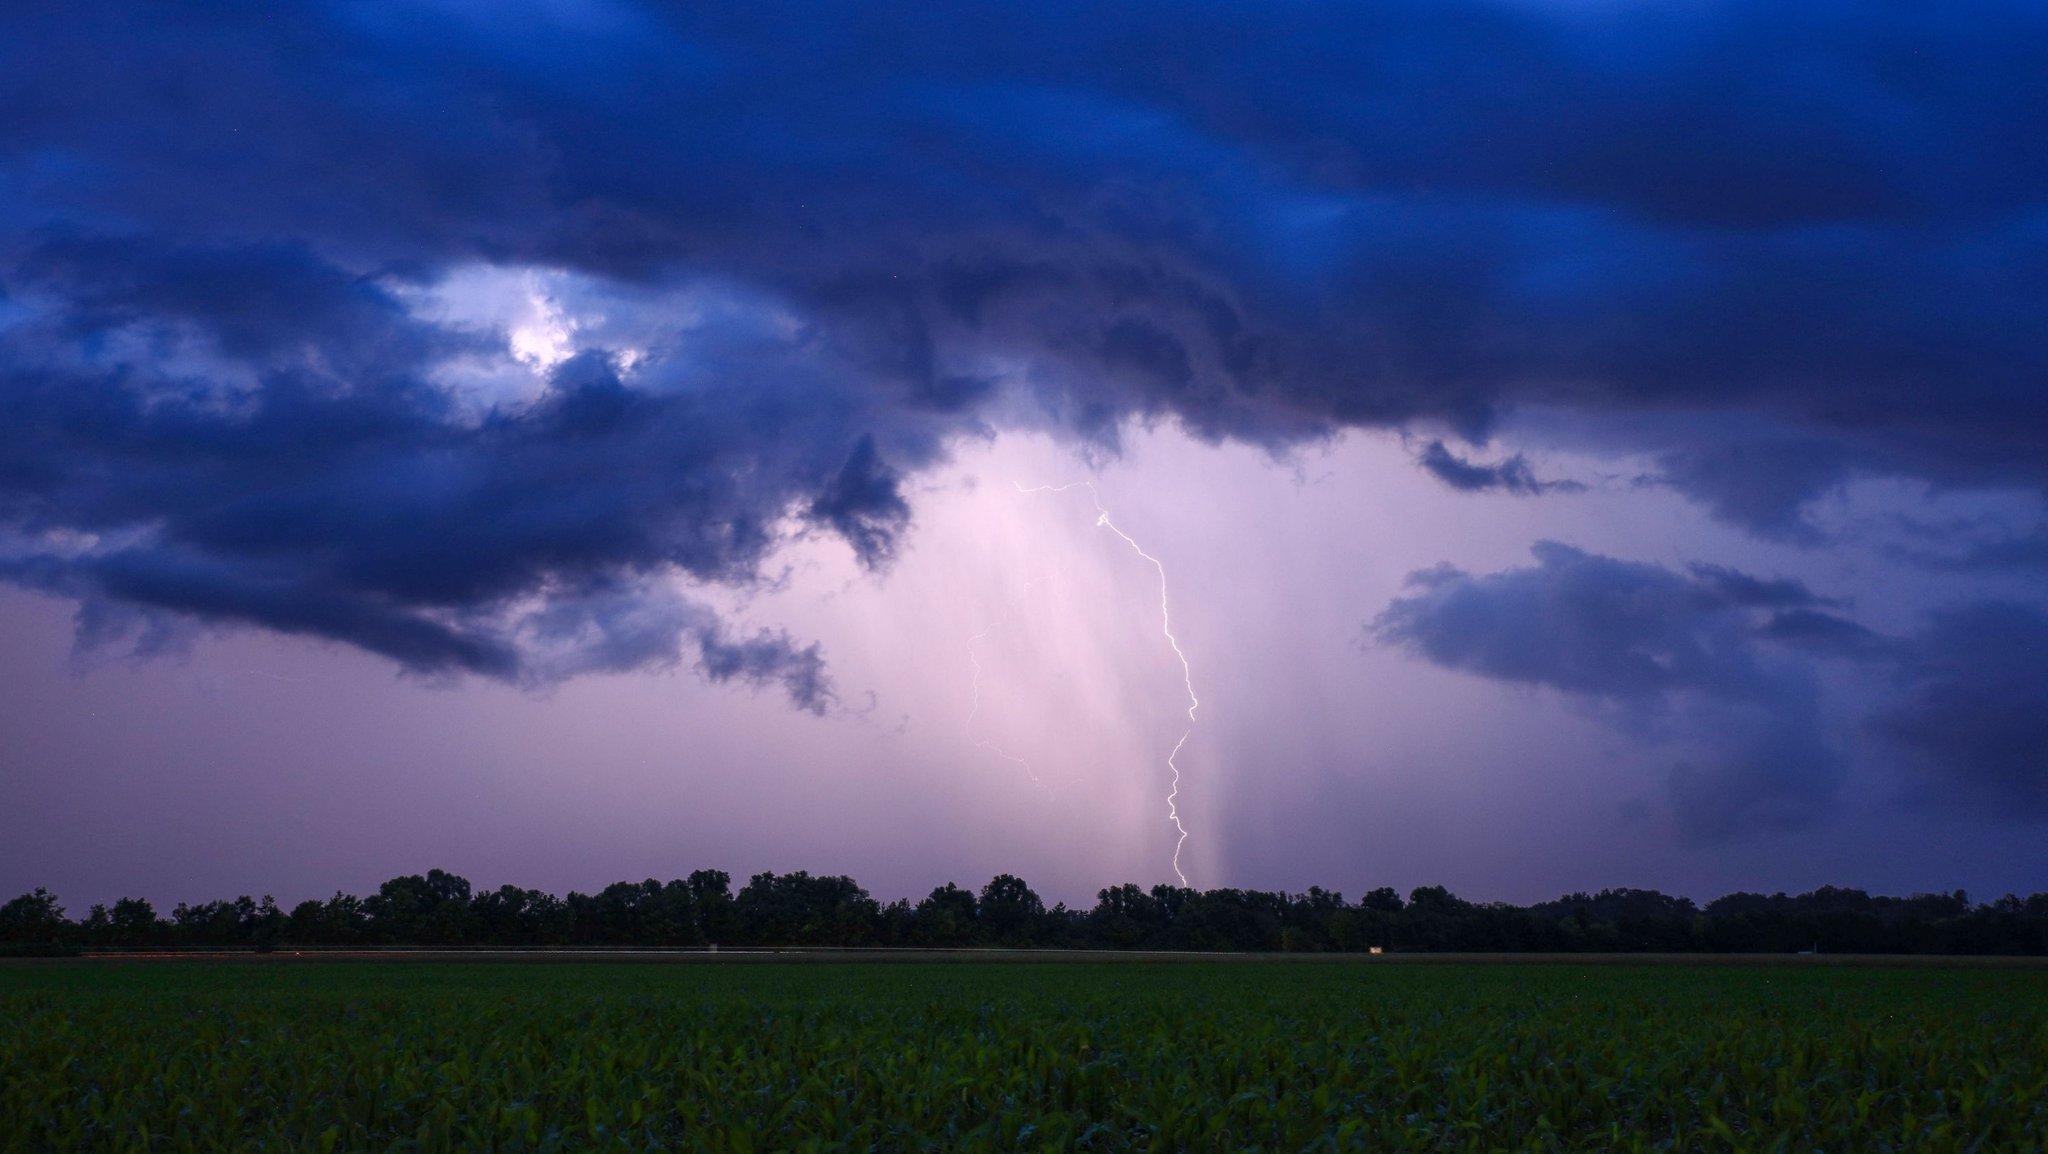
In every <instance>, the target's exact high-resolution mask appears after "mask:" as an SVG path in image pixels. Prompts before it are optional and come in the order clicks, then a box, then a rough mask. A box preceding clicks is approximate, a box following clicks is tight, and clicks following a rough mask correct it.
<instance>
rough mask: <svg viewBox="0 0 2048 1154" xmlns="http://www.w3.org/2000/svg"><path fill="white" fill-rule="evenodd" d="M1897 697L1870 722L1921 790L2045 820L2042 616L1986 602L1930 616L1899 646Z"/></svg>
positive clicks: (2047, 745)
mask: <svg viewBox="0 0 2048 1154" xmlns="http://www.w3.org/2000/svg"><path fill="white" fill-rule="evenodd" d="M1898 677H1899V679H1900V682H1901V684H1902V687H1903V694H1902V696H1901V698H1900V699H1899V700H1898V701H1897V702H1896V703H1894V704H1893V705H1891V706H1890V707H1888V708H1887V709H1885V710H1883V711H1882V712H1880V713H1879V714H1878V715H1877V716H1876V717H1875V718H1874V719H1873V721H1872V726H1873V728H1874V729H1875V731H1876V732H1877V734H1878V735H1879V736H1880V737H1881V738H1883V739H1884V740H1886V741H1888V742H1890V743H1892V744H1893V745H1895V746H1897V747H1898V748H1899V749H1901V750H1903V751H1904V752H1905V753H1906V754H1907V755H1908V756H1909V757H1911V758H1912V759H1913V761H1914V762H1915V763H1916V764H1917V765H1918V766H1919V767H1920V768H1921V769H1922V770H1923V771H1925V773H1926V774H1927V775H1928V779H1927V781H1926V782H1925V788H1926V791H1927V792H1928V793H1929V794H1931V795H1932V796H1933V797H1934V798H1935V799H1937V800H1942V801H1961V802H1963V803H1966V804H1969V805H1972V806H1976V807H1980V808H1984V809H1988V810H1990V811H1991V812H1994V813H1999V814H2002V815H2004V816H2006V817H2013V818H2031V819H2037V820H2038V819H2041V818H2048V616H2044V615H2042V613H2041V612H2040V611H2039V610H2037V609H2033V608H2030V607H2027V606H2022V605H2014V604H2008V603H2000V602H1986V603H1981V604H1976V605H1969V606H1963V607H1959V608H1955V609H1950V610H1947V611H1944V612H1942V613H1939V614H1936V615H1935V617H1934V618H1933V620H1932V621H1931V623H1930V624H1929V625H1928V627H1927V629H1926V630H1924V631H1923V632H1921V633H1920V634H1918V635H1917V636H1915V637H1914V638H1912V639H1911V640H1910V641H1908V642H1907V643H1906V644H1905V645H1904V646H1903V649H1902V653H1901V659H1900V663H1899V669H1898Z"/></svg>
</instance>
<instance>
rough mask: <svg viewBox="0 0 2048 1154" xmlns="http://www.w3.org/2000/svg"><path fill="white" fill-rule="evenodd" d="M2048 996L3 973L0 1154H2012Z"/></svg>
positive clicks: (1031, 973) (1703, 986)
mask: <svg viewBox="0 0 2048 1154" xmlns="http://www.w3.org/2000/svg"><path fill="white" fill-rule="evenodd" d="M2044 1136H2048V971H2042V970H2038V969H2021V970H2001V969H1988V970H1945V969H1820V968H1805V967H1796V968H1795V967H1765V968H1715V967H1706V966H1663V967H1637V966H1565V965H1505V966H1416V965H1401V964H1383V963H1342V964H1293V963H1280V962H1274V963H1264V964H1260V963H1234V964H1232V963H1206V962H1205V963H1186V964H1142V963H1130V964H1121V965H1089V964H1078V965H1023V964H1019V965H985V966H983V965H976V966H960V965H951V966H933V965H832V964H819V965H789V966H775V965H730V966H721V965H688V966H685V965H668V966H663V965H647V964H597V963H575V964H559V965H517V964H499V965H491V964H447V965H439V964H427V963H412V964H405V963H337V962H320V963H314V962H303V963H298V962H292V961H288V960H279V961H276V962H272V963H267V964H266V963H244V964H206V963H178V964H167V965H157V966H148V965H132V964H118V963H105V962H69V963H54V964H47V963H46V964H41V965H31V964H16V965H14V966H11V967H4V968H0V1150H6V1151H42V1150H63V1149H84V1150H101V1149H104V1150H137V1151H142V1150H151V1151H174V1150H192V1151H200V1150H224V1149H231V1148H232V1149H262V1150H320V1151H332V1150H405V1151H412V1150H420V1151H441V1150H503V1151H540V1150H562V1151H567V1150H731V1151H741V1152H746V1151H769V1150H778V1151H780V1150H793V1151H828V1150H832V1151H869V1150H874V1151H896V1150H905V1151H915V1150H929V1151H975V1150H1032V1151H1036V1150H1077V1151H1079V1150H1086V1151H1134V1150H1156V1151H1167V1150H1175V1151H1178V1150H1264V1151H1280V1150H1288V1151H1338V1150H1360V1151H1364V1150H1444V1151H1465V1150H1471V1151H1489V1150H1638V1149H1640V1150H1786V1151H1794V1150H1796V1151H1812V1150H1829V1151H1834V1150H1880V1151H1882V1150H1899V1151H1906V1150H1911V1151H1945V1150H1958V1151H1960V1150H2017V1149H2038V1148H2040V1147H2041V1144H2042V1143H2043V1141H2044Z"/></svg>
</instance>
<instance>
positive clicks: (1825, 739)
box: [1368, 541, 2048, 843]
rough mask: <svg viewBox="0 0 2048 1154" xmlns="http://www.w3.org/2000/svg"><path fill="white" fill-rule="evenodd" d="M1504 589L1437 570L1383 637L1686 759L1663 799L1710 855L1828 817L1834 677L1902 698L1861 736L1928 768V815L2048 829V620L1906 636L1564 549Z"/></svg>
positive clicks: (2014, 618) (1699, 572)
mask: <svg viewBox="0 0 2048 1154" xmlns="http://www.w3.org/2000/svg"><path fill="white" fill-rule="evenodd" d="M1532 552H1533V553H1534V556H1535V561H1536V563H1535V564H1534V565H1531V566H1526V567H1523V568H1518V569H1509V570H1505V571H1503V572H1499V573H1492V574H1471V573H1467V572H1464V571H1463V570H1459V569H1455V568H1450V567H1439V568H1436V569H1428V570H1423V571H1420V572H1417V573H1414V574H1411V575H1410V577H1409V582H1408V583H1409V588H1410V592H1408V593H1407V594H1405V595H1404V596H1402V597H1399V598H1396V599H1395V600H1394V601H1393V602H1392V603H1391V604H1389V605H1388V606H1387V608H1386V609H1385V610H1383V611H1382V612H1381V613H1380V614H1379V616H1378V617H1377V618H1375V619H1374V620H1373V621H1372V623H1371V624H1370V626H1369V627H1368V628H1369V633H1370V635H1371V636H1372V637H1373V638H1374V639H1375V640H1377V641H1378V642H1380V643H1382V644H1387V645H1392V646H1395V647H1398V648H1400V649H1402V650H1405V651H1406V652H1408V653H1410V654H1412V655H1414V656H1416V657H1418V658H1420V659H1422V660H1425V661H1428V662H1429V663H1431V664H1433V665H1437V666H1440V667H1442V668H1445V669H1451V670H1456V671H1459V672H1463V673H1470V674H1473V675H1476V676H1480V677H1485V678H1488V679H1491V680H1495V681H1502V682H1508V683H1512V684H1521V685H1527V686H1539V687H1543V688H1547V689H1551V690H1555V691H1557V692H1559V693H1562V694H1564V695H1566V696H1567V697H1569V698H1571V699H1573V700H1576V701H1580V702H1583V703H1586V704H1588V705H1589V706H1592V707H1595V709H1596V712H1597V713H1599V715H1601V716H1603V717H1605V718H1606V719H1608V720H1609V721H1611V722H1613V723H1615V724H1618V725H1619V726H1621V727H1622V728H1623V729H1624V730H1627V731H1629V732H1631V733H1634V734H1636V735H1638V736H1642V737H1645V738H1646V739H1648V740H1649V741H1650V742H1651V743H1652V744H1653V745H1660V746H1668V747H1674V748H1684V749H1689V750H1690V751H1691V752H1688V753H1686V754H1683V755H1682V756H1680V757H1679V758H1678V760H1676V761H1675V762H1674V763H1673V764H1672V765H1671V767H1670V772H1669V775H1668V777H1667V780H1666V786H1667V796H1668V798H1669V800H1670V802H1671V804H1672V806H1673V812H1674V816H1675V818H1676V821H1677V824H1678V828H1679V831H1680V833H1681V834H1683V835H1684V836H1685V837H1686V838H1687V839H1688V840H1690V841H1692V842H1695V843H1709V842H1717V841H1724V840H1727V839H1729V838H1732V837H1736V836H1739V835H1742V834H1745V833H1750V832H1755V831H1760V830H1772V829H1795V828H1799V827H1801V826H1804V825H1807V824H1810V823H1811V822H1813V821H1815V820H1817V819H1818V818H1820V817H1821V816H1823V815H1824V814H1825V812H1826V811H1827V809H1828V807H1829V805H1830V803H1831V802H1832V801H1833V799H1834V795H1835V789H1836V786H1837V784H1838V783H1839V781H1840V780H1841V778H1842V776H1843V773H1844V770H1845V768H1846V763H1845V758H1844V755H1843V753H1842V752H1841V751H1840V748H1839V746H1840V744H1841V742H1840V739H1839V736H1833V737H1831V736H1830V735H1829V734H1828V733H1827V732H1826V730H1825V727H1824V725H1823V720H1822V718H1823V714H1822V709H1821V704H1822V702H1821V695H1820V681H1819V679H1818V678H1817V676H1816V669H1817V663H1818V662H1820V661H1824V660H1827V661H1840V662H1847V663H1849V664H1851V665H1854V666H1856V667H1859V668H1864V669H1868V670H1870V671H1872V672H1874V673H1876V674H1878V675H1880V676H1881V678H1883V679H1884V680H1887V681H1888V682H1889V683H1890V689H1888V690H1887V691H1885V692H1883V693H1881V694H1879V695H1878V696H1876V697H1875V698H1874V699H1873V700H1872V701H1870V702H1866V703H1864V708H1865V709H1866V710H1867V712H1866V715H1865V718H1864V721H1863V722H1862V724H1863V726H1864V727H1865V728H1867V729H1868V731H1869V732H1870V733H1872V734H1873V735H1874V736H1876V737H1877V738H1878V739H1879V743H1880V748H1882V749H1885V750H1888V751H1889V752H1890V753H1891V754H1892V755H1893V756H1894V757H1895V758H1898V759H1900V760H1902V761H1904V762H1906V763H1907V764H1909V765H1911V766H1912V767H1913V770H1914V773H1915V775H1916V776H1915V778H1914V781H1915V785H1914V787H1913V789H1912V791H1911V794H1910V796H1909V798H1908V799H1907V800H1908V801H1909V802H1910V803H1911V804H1914V805H1927V804H1936V805H1942V806H1949V807H1962V808H1974V809H1980V810H1981V809H1992V810H1995V811H1996V812H1999V813H2002V814H2003V815H2004V816H2007V817H2011V818H2017V819H2023V820H2039V819H2042V818H2048V760H2044V759H2043V756H2042V753H2041V750H2042V749H2044V748H2048V721H2044V719H2048V615H2044V614H2043V613H2041V612H2040V611H2039V610H2037V609H2033V608H2031V607H2027V606H2022V605H2016V604H2010V603H2004V602H1980V603H1974V604H1967V605H1963V606H1960V607H1956V608H1951V609H1948V610H1944V611H1941V612H1937V613H1935V614H1934V615H1932V616H1931V618H1930V619H1929V621H1928V622H1927V624H1926V625H1925V626H1924V627H1923V628H1922V629H1920V630H1918V631H1916V632H1914V633H1911V634H1908V635H1906V636H1902V637H1889V636H1885V635H1882V634H1879V633H1876V632H1874V631H1872V630H1870V629H1867V628H1865V627H1864V626H1862V625H1859V624H1857V623H1856V622H1854V621H1851V620H1849V619H1848V618H1846V617H1844V616H1842V615H1841V614H1840V613H1838V612H1837V611H1836V610H1838V609H1839V608H1840V606H1839V605H1838V604H1837V603H1835V602H1833V601H1831V600H1829V599H1828V598H1825V597H1821V596H1819V595H1817V594H1815V593H1814V592H1813V591H1812V590H1810V589H1809V588H1807V586H1806V585H1805V584H1803V583H1802V582H1799V581H1796V580H1791V579H1787V578H1762V577H1757V576H1755V575H1752V574H1748V573H1744V572H1741V571H1738V570H1734V569H1729V568H1726V567H1723V566H1716V565H1693V566H1690V567H1688V568H1686V569H1685V570H1682V571H1681V570H1674V569H1669V568H1666V567H1664V566H1661V565H1652V564H1645V563H1641V562H1633V561H1623V560H1619V559H1616V558H1612V557H1605V556H1601V555H1599V554H1595V553H1588V552H1585V551H1584V550H1580V549H1575V548H1572V547H1571V546H1568V545H1563V544H1559V543H1557V542H1554V541H1545V542H1540V543H1538V544H1537V545H1536V546H1535V547H1534V549H1533V550H1532Z"/></svg>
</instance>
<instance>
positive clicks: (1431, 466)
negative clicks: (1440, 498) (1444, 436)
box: [1416, 441, 1586, 497]
mask: <svg viewBox="0 0 2048 1154" xmlns="http://www.w3.org/2000/svg"><path fill="white" fill-rule="evenodd" d="M1416 462H1417V463H1418V464H1420V465H1421V466H1422V467H1423V468H1424V469H1426V470H1428V471H1429V473H1430V474H1431V475H1432V476H1434V477H1435V478H1436V479H1437V480H1439V481H1442V482H1443V483H1444V484H1446V485H1449V486H1450V487H1451V488H1453V489H1456V490H1458V491H1459V492H1461V493H1493V492H1498V493H1512V494H1514V495H1516V496H1519V497H1534V496H1539V495H1541V494H1544V493H1580V492H1584V491H1585V488H1586V486H1585V485H1583V484H1581V483H1579V482H1577V481H1545V480H1542V479H1540V478H1538V477H1537V476H1536V470H1535V469H1533V468H1531V467H1530V465H1529V461H1528V458H1527V457H1525V456H1523V455H1522V454H1520V453H1516V454H1515V455H1513V456H1511V457H1508V458H1507V459H1505V460H1503V461H1500V462H1498V463H1496V464H1492V465H1486V464H1481V463H1478V462H1476V461H1468V460H1466V459H1465V458H1463V457H1460V456H1458V455H1457V454H1456V453H1453V452H1451V451H1450V450H1449V449H1447V448H1445V447H1444V443H1443V442H1442V441H1431V442H1430V443H1429V444H1428V445H1426V446H1424V447H1423V450H1422V453H1421V455H1420V456H1418V457H1417V458H1416Z"/></svg>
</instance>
